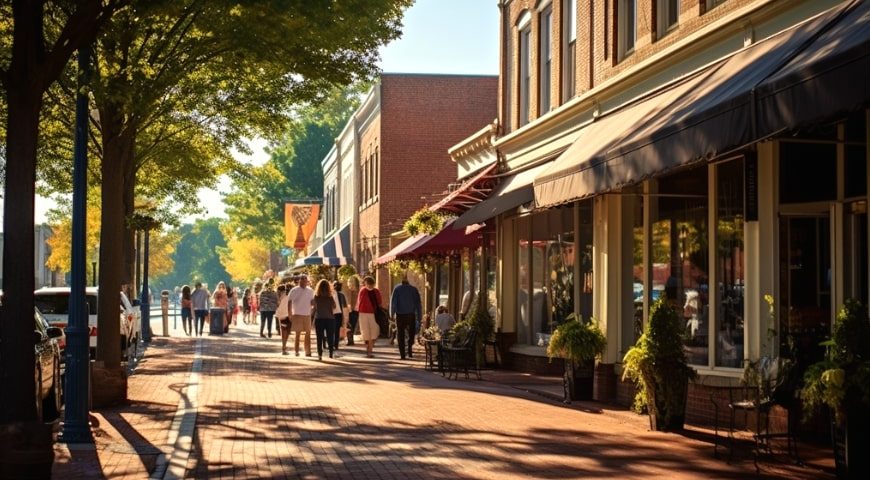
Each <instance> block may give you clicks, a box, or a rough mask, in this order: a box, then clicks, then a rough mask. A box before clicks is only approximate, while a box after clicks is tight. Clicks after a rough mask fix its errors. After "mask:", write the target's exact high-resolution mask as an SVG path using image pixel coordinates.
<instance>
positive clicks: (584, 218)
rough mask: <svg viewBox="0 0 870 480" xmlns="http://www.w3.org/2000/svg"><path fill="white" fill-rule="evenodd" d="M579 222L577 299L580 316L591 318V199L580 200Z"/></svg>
mask: <svg viewBox="0 0 870 480" xmlns="http://www.w3.org/2000/svg"><path fill="white" fill-rule="evenodd" d="M578 208H579V209H580V224H579V225H578V226H577V235H578V237H579V238H578V242H577V244H578V245H579V251H578V255H577V262H578V263H579V269H580V272H579V275H580V277H579V281H580V298H579V299H578V303H579V309H578V310H579V311H580V316H581V317H583V318H584V319H590V318H592V287H593V283H594V282H593V277H592V200H586V201H583V202H580V204H579V205H578Z"/></svg>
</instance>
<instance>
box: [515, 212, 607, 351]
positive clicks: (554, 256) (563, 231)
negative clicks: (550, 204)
mask: <svg viewBox="0 0 870 480" xmlns="http://www.w3.org/2000/svg"><path fill="white" fill-rule="evenodd" d="M573 215H574V209H573V207H568V208H559V209H553V210H548V211H545V212H541V213H538V214H535V215H532V216H530V217H525V218H521V219H518V220H517V228H518V229H519V231H518V238H519V252H518V263H517V268H518V272H517V283H518V286H519V295H518V299H517V301H518V305H517V307H518V308H517V311H518V327H517V333H518V343H521V344H532V345H538V346H546V345H547V343H548V342H549V341H550V334H552V332H553V329H555V327H556V326H557V325H559V324H560V323H562V322H564V321H565V320H566V319H567V318H568V315H570V314H571V313H573V312H574V302H575V298H574V277H575V271H576V268H575V265H576V263H577V261H578V255H577V251H576V246H575V242H574V238H575V233H574V217H573ZM590 227H591V224H590ZM590 232H591V229H590ZM590 237H591V233H590ZM590 280H591V279H590ZM589 287H590V295H591V283H590V285H589ZM588 303H589V307H590V309H591V301H590V302H588Z"/></svg>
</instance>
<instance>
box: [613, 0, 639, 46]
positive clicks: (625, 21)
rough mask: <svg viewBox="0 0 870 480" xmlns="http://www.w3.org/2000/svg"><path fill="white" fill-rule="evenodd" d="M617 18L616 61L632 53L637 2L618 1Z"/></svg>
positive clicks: (629, 0) (634, 0)
mask: <svg viewBox="0 0 870 480" xmlns="http://www.w3.org/2000/svg"><path fill="white" fill-rule="evenodd" d="M617 18H618V20H619V32H618V33H619V35H618V37H617V38H618V45H619V49H618V50H619V57H618V60H622V59H623V58H625V57H626V56H627V55H628V54H630V53H631V52H633V51H634V45H635V43H636V41H637V0H619V9H618V10H617Z"/></svg>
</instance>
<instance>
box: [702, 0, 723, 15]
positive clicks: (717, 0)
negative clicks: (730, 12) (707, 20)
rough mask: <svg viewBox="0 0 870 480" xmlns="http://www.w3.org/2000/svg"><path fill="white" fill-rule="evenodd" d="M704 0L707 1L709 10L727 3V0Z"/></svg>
mask: <svg viewBox="0 0 870 480" xmlns="http://www.w3.org/2000/svg"><path fill="white" fill-rule="evenodd" d="M703 1H704V2H706V6H707V11H708V12H709V11H710V9H712V8H714V7H717V6H719V5H721V4H723V3H725V1H726V0H703Z"/></svg>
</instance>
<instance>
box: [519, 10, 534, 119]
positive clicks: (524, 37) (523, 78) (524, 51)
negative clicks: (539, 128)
mask: <svg viewBox="0 0 870 480" xmlns="http://www.w3.org/2000/svg"><path fill="white" fill-rule="evenodd" d="M531 46H532V29H531V26H530V25H526V26H525V28H523V29H521V30H520V112H519V113H520V122H519V123H520V126H523V125H525V124H527V123H529V104H530V98H529V96H530V95H529V93H530V90H531V84H532V78H531V76H532V52H531Z"/></svg>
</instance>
